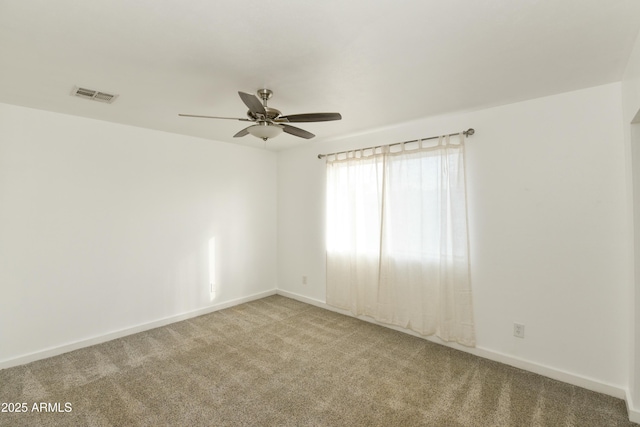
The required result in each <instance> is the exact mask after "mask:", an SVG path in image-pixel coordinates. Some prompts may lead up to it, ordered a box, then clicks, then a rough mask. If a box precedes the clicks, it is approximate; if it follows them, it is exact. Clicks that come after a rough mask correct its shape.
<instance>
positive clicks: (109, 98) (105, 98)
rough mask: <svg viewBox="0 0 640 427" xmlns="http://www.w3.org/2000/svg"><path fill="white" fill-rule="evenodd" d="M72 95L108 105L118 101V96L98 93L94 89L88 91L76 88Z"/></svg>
mask: <svg viewBox="0 0 640 427" xmlns="http://www.w3.org/2000/svg"><path fill="white" fill-rule="evenodd" d="M71 95H73V96H77V97H79V98H84V99H89V100H92V101H99V102H106V103H107V104H111V103H112V102H113V101H115V100H116V98H117V97H118V95H112V94H110V93H105V92H98V91H97V90H93V89H86V88H83V87H78V86H75V87H74V88H73V91H72V92H71Z"/></svg>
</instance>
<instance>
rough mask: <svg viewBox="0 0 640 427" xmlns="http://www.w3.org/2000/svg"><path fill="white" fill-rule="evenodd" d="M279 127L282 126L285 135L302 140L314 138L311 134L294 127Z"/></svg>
mask: <svg viewBox="0 0 640 427" xmlns="http://www.w3.org/2000/svg"><path fill="white" fill-rule="evenodd" d="M280 126H282V128H283V130H284V131H285V132H286V133H288V134H290V135H293V136H299V137H300V138H304V139H311V138H313V137H314V136H315V135H314V134H312V133H311V132H307V131H306V130H304V129H300V128H297V127H295V126H290V125H284V124H281V125H280Z"/></svg>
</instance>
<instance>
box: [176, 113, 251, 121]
mask: <svg viewBox="0 0 640 427" xmlns="http://www.w3.org/2000/svg"><path fill="white" fill-rule="evenodd" d="M178 115H179V116H180V117H198V118H201V119H224V120H240V121H241V122H250V121H251V120H249V119H239V118H236V117H217V116H198V115H195V114H178Z"/></svg>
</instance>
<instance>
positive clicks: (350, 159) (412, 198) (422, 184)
mask: <svg viewBox="0 0 640 427" xmlns="http://www.w3.org/2000/svg"><path fill="white" fill-rule="evenodd" d="M455 139H457V138H454V140H455ZM464 170H465V168H464V136H462V135H461V136H460V139H459V140H458V141H457V142H455V141H450V139H449V137H442V138H439V139H438V141H437V144H436V145H432V146H429V147H418V148H414V149H405V147H404V145H402V146H399V151H393V152H392V151H391V150H390V149H389V147H383V148H382V149H381V151H380V152H376V153H372V154H370V155H365V154H364V152H363V151H356V152H350V153H348V154H347V158H345V159H340V158H338V157H337V156H330V157H328V158H327V303H328V304H331V305H333V306H336V307H339V308H342V309H347V310H350V311H351V312H352V313H354V314H356V315H360V314H364V315H368V316H371V317H373V318H374V319H376V320H378V321H381V322H384V323H389V324H393V325H398V326H402V327H404V328H409V329H412V330H414V331H416V332H419V333H421V334H422V335H433V334H435V335H437V336H439V337H440V338H442V339H443V340H446V341H457V342H459V343H461V344H464V345H467V346H474V345H475V333H474V323H473V307H472V298H471V286H470V280H469V255H468V237H467V210H466V189H465V175H464Z"/></svg>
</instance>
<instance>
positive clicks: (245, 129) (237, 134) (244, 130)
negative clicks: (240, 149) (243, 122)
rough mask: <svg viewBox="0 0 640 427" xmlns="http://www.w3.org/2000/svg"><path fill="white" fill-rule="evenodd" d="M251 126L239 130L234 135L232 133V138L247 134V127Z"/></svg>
mask: <svg viewBox="0 0 640 427" xmlns="http://www.w3.org/2000/svg"><path fill="white" fill-rule="evenodd" d="M251 126H253V125H251ZM251 126H249V127H246V128H244V129H242V130H241V131H240V132H238V133H236V134H235V135H233V137H234V138H240V137H241V136H245V135H249V128H250V127H251Z"/></svg>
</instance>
